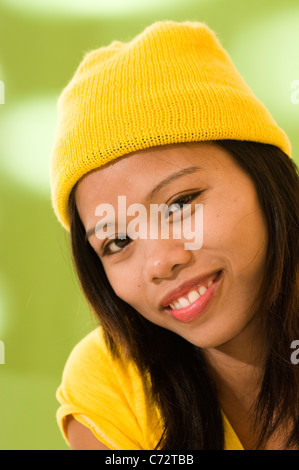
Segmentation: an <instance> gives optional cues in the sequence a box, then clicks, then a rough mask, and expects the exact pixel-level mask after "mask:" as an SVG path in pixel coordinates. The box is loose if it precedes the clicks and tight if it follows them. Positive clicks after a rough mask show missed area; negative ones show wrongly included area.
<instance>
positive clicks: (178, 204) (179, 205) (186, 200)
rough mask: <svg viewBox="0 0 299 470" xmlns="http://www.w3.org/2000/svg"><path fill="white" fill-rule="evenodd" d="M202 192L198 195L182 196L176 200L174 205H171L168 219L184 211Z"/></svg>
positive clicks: (197, 193)
mask: <svg viewBox="0 0 299 470" xmlns="http://www.w3.org/2000/svg"><path fill="white" fill-rule="evenodd" d="M202 192H203V191H198V192H196V193H191V194H186V195H183V196H180V197H179V198H178V199H176V200H175V201H174V202H173V203H171V204H170V206H169V207H168V210H167V213H166V217H167V216H170V215H171V214H174V213H176V212H178V211H181V210H184V208H185V207H184V206H186V205H187V204H190V203H191V202H192V201H193V200H194V199H195V198H196V197H197V196H198V195H199V194H201V193H202Z"/></svg>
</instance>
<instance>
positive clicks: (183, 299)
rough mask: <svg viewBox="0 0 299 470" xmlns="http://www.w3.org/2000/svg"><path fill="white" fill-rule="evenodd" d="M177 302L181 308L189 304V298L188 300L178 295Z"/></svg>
mask: <svg viewBox="0 0 299 470" xmlns="http://www.w3.org/2000/svg"><path fill="white" fill-rule="evenodd" d="M178 302H179V303H180V305H181V308H184V307H188V305H190V302H189V300H188V299H185V297H180V298H179V299H178Z"/></svg>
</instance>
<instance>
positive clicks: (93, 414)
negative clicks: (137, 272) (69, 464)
mask: <svg viewBox="0 0 299 470" xmlns="http://www.w3.org/2000/svg"><path fill="white" fill-rule="evenodd" d="M148 392H149V391H148V388H147V386H146V387H145V382H144V379H143V378H142V377H141V375H140V373H139V371H138V369H137V366H136V365H135V364H134V363H133V361H130V360H127V359H126V358H125V356H124V355H123V356H122V355H121V356H120V357H119V358H114V357H113V355H112V354H111V352H110V349H109V348H108V346H107V345H106V341H105V337H104V333H103V330H102V328H97V329H96V330H94V331H92V332H91V333H89V334H88V335H87V336H86V337H85V338H84V339H83V340H81V341H80V342H79V343H78V344H77V345H76V346H75V347H74V349H73V350H72V352H71V354H70V356H69V358H68V360H67V363H66V365H65V368H64V372H63V377H62V382H61V385H60V386H59V388H58V390H57V399H58V401H59V403H60V407H59V409H58V412H57V418H58V423H59V426H60V428H61V430H62V432H63V434H64V436H65V438H66V440H67V442H68V437H67V434H68V432H69V430H68V429H67V428H68V420H69V419H70V418H69V417H70V416H73V417H74V418H75V419H76V421H78V422H79V423H81V424H82V425H84V426H86V427H88V428H89V430H90V431H92V432H93V434H94V435H95V436H96V438H97V439H98V440H99V441H100V442H102V443H103V444H104V445H106V446H108V447H109V448H111V449H141V448H151V446H152V445H153V442H157V440H158V439H159V437H160V428H159V417H158V414H157V410H156V407H155V406H154V407H153V406H152V405H151V404H150V400H149V395H148ZM72 425H73V426H75V427H78V425H77V424H76V423H74V422H73V424H72ZM81 430H82V427H81ZM83 430H84V429H83ZM76 431H77V429H76ZM85 432H86V431H85ZM76 435H77V433H76Z"/></svg>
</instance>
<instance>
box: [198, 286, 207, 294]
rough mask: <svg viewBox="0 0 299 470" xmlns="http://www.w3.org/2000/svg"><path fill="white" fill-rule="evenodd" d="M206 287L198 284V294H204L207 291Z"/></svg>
mask: <svg viewBox="0 0 299 470" xmlns="http://www.w3.org/2000/svg"><path fill="white" fill-rule="evenodd" d="M207 290H208V289H207V288H206V287H205V286H200V288H199V293H200V295H204V293H205V292H206V291H207Z"/></svg>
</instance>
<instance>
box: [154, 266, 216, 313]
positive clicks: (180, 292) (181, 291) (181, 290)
mask: <svg viewBox="0 0 299 470" xmlns="http://www.w3.org/2000/svg"><path fill="white" fill-rule="evenodd" d="M220 272H221V271H219V270H218V271H214V272H211V273H209V274H206V275H204V276H200V277H197V278H196V279H192V280H190V281H187V282H184V283H183V284H182V285H180V286H179V287H177V288H176V289H174V290H173V291H171V292H169V293H168V294H167V295H166V296H165V297H163V299H162V300H161V302H160V308H166V307H169V305H170V304H171V303H172V302H173V301H175V300H177V299H178V298H179V297H183V296H184V295H185V294H186V293H187V292H189V291H190V290H191V289H192V288H194V287H196V286H200V285H202V284H204V283H207V282H208V281H209V280H213V281H215V279H216V278H217V277H218V275H219V274H220Z"/></svg>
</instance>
